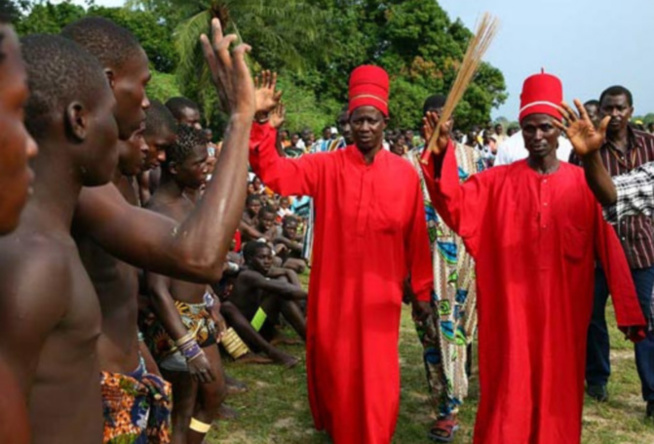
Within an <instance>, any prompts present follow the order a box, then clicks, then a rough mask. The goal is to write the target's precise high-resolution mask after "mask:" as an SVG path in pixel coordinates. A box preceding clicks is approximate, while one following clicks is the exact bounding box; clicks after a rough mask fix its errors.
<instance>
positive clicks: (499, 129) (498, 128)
mask: <svg viewBox="0 0 654 444" xmlns="http://www.w3.org/2000/svg"><path fill="white" fill-rule="evenodd" d="M495 134H497V135H498V136H501V135H502V134H504V127H503V126H502V125H500V124H497V125H495Z"/></svg>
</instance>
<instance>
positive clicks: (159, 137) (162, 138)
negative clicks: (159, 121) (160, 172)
mask: <svg viewBox="0 0 654 444" xmlns="http://www.w3.org/2000/svg"><path fill="white" fill-rule="evenodd" d="M176 141H177V135H176V134H175V133H174V132H172V131H170V130H169V129H168V128H164V129H162V130H161V131H159V132H158V133H156V134H148V135H147V136H145V143H146V144H147V145H148V155H147V156H146V158H145V162H144V166H143V169H144V170H151V169H153V168H157V167H158V166H159V165H161V162H163V161H164V160H166V148H167V147H169V146H170V145H172V144H173V143H175V142H176Z"/></svg>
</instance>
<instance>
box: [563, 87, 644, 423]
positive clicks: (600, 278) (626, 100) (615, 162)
mask: <svg viewBox="0 0 654 444" xmlns="http://www.w3.org/2000/svg"><path fill="white" fill-rule="evenodd" d="M587 103H588V102H587ZM584 107H586V104H585V105H584ZM633 110H634V108H633V99H632V95H631V92H629V90H627V89H626V88H624V87H622V86H612V87H610V88H608V89H606V90H605V91H604V92H603V93H602V95H601V96H600V107H599V119H605V118H607V117H608V118H610V120H609V123H608V127H607V128H606V140H605V142H604V144H603V145H602V146H601V148H600V149H599V156H600V157H601V159H602V163H603V165H604V166H605V167H606V169H607V170H608V172H609V175H610V176H618V175H620V174H626V173H629V172H630V171H633V170H634V169H636V168H638V167H639V166H641V165H643V164H644V163H647V162H651V161H653V160H654V136H653V135H651V134H648V133H646V132H644V131H639V130H636V129H633V128H632V127H631V126H630V125H629V120H630V119H631V116H632V115H633ZM591 111H592V109H591ZM586 112H587V114H588V118H589V119H590V120H591V122H593V124H594V125H596V121H597V119H595V120H593V117H592V113H591V112H589V111H588V109H587V108H586ZM582 160H583V158H582ZM573 161H574V162H575V163H577V164H578V163H580V160H579V158H578V157H576V156H575V158H574V159H573ZM613 228H614V229H615V232H616V234H617V235H618V238H619V239H620V241H621V243H622V247H623V248H624V252H625V254H626V256H627V261H628V262H629V268H630V269H631V276H632V278H633V280H634V285H635V286H636V291H637V292H638V300H639V301H640V306H641V308H642V309H643V314H644V315H645V317H646V318H647V319H648V320H650V321H651V309H650V304H651V298H652V289H653V288H654V232H653V231H652V229H653V228H654V224H653V223H652V219H651V218H650V217H649V216H646V215H634V216H626V217H623V218H621V219H620V220H616V221H614V222H613ZM608 294H609V293H608V288H607V286H606V278H605V276H604V271H603V269H602V268H601V267H598V268H597V270H596V271H595V303H594V306H593V317H592V318H591V323H590V327H589V328H588V354H587V357H586V383H587V388H586V390H587V392H588V395H589V396H591V397H593V398H595V399H597V400H598V401H600V402H603V401H606V400H607V399H608V392H607V390H606V384H607V382H608V379H609V376H610V374H611V364H610V360H609V348H610V347H609V332H608V328H607V326H606V319H605V311H606V300H607V298H608ZM635 350H636V367H637V368H638V375H639V376H640V380H641V385H642V395H643V399H644V400H645V402H646V403H648V405H650V404H651V405H654V336H648V337H647V338H646V339H645V340H644V341H641V342H639V343H638V344H636V345H635ZM647 411H648V413H649V414H652V413H654V412H652V411H651V409H647Z"/></svg>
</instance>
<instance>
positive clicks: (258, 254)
mask: <svg viewBox="0 0 654 444" xmlns="http://www.w3.org/2000/svg"><path fill="white" fill-rule="evenodd" d="M243 256H244V258H245V264H246V266H247V268H246V269H245V270H243V271H241V273H240V274H239V276H238V278H237V280H236V284H235V286H234V291H233V293H232V295H231V296H230V301H231V303H232V304H234V305H235V306H236V307H237V308H238V309H239V311H240V312H241V313H242V314H243V316H244V317H245V318H246V319H249V320H250V323H251V324H252V327H253V328H254V329H255V330H257V331H259V332H260V334H261V335H262V336H263V337H264V338H265V339H266V340H268V341H270V340H271V339H273V337H274V336H275V320H276V319H277V318H278V316H279V314H282V315H283V316H284V317H285V318H286V320H287V321H288V322H289V323H290V324H291V326H292V327H293V329H294V330H295V331H296V332H297V334H298V335H299V336H300V337H301V338H302V339H303V340H304V339H306V321H305V319H304V315H303V314H302V311H301V310H300V308H299V307H298V305H297V303H296V301H299V300H303V299H306V298H307V292H306V291H304V290H303V289H302V287H301V286H299V285H295V284H292V283H290V282H289V281H288V278H287V276H286V275H285V274H284V273H285V270H281V273H280V272H279V271H280V269H275V270H276V271H277V272H275V273H273V267H272V263H273V256H272V250H271V249H270V246H269V245H268V244H266V243H264V242H257V241H253V242H249V243H248V244H247V245H246V246H245V248H244V249H243Z"/></svg>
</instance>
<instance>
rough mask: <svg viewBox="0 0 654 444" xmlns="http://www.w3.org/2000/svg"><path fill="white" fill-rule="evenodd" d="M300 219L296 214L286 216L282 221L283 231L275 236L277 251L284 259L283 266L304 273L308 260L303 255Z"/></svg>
mask: <svg viewBox="0 0 654 444" xmlns="http://www.w3.org/2000/svg"><path fill="white" fill-rule="evenodd" d="M297 231H298V220H297V218H296V217H295V216H292V215H291V216H286V217H284V220H283V221H282V232H281V234H280V235H279V236H277V237H276V238H275V241H274V244H275V252H276V253H277V255H278V256H279V257H280V258H281V260H282V266H283V267H284V268H288V269H290V270H293V271H295V272H296V273H300V274H301V273H304V270H305V269H306V267H307V262H306V260H304V258H303V257H302V252H303V251H304V244H303V243H302V241H301V239H300V236H299V235H298V232H297Z"/></svg>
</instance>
